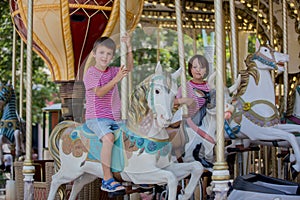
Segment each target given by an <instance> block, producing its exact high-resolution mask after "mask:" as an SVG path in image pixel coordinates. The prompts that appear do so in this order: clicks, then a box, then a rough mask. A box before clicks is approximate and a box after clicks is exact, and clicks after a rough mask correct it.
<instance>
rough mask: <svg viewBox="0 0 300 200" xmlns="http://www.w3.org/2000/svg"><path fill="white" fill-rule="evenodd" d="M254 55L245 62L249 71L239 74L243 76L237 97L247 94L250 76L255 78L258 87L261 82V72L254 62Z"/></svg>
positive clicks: (242, 71) (249, 56)
mask: <svg viewBox="0 0 300 200" xmlns="http://www.w3.org/2000/svg"><path fill="white" fill-rule="evenodd" d="M253 55H254V54H249V55H248V56H247V58H246V60H245V64H246V66H247V69H246V70H241V71H240V72H239V73H240V74H241V84H240V87H239V88H238V91H237V94H236V96H242V95H243V94H244V93H245V92H246V89H247V86H248V82H249V78H250V75H251V76H252V77H253V78H254V80H255V83H256V85H257V84H258V82H259V77H260V76H259V71H258V70H257V68H256V67H257V65H256V63H255V62H254V61H253V60H252V57H253Z"/></svg>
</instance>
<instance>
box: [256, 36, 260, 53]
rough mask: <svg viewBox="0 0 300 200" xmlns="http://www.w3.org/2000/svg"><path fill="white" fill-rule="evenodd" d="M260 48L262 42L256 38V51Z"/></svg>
mask: <svg viewBox="0 0 300 200" xmlns="http://www.w3.org/2000/svg"><path fill="white" fill-rule="evenodd" d="M259 47H260V42H259V39H258V38H256V41H255V51H258V49H259Z"/></svg>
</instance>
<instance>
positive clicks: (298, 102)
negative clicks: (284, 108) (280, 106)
mask: <svg viewBox="0 0 300 200" xmlns="http://www.w3.org/2000/svg"><path fill="white" fill-rule="evenodd" d="M293 116H295V117H297V118H298V119H300V85H298V86H297V87H296V92H295V103H294V109H293Z"/></svg>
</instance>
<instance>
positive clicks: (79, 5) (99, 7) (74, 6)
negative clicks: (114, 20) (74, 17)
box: [69, 4, 112, 11]
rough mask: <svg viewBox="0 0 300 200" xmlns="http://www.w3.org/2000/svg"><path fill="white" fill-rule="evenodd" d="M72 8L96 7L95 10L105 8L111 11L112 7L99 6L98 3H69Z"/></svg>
mask: <svg viewBox="0 0 300 200" xmlns="http://www.w3.org/2000/svg"><path fill="white" fill-rule="evenodd" d="M69 7H70V8H82V9H94V10H105V11H111V10H112V8H111V7H108V6H97V5H87V4H69Z"/></svg>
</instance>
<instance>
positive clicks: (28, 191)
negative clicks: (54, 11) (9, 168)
mask: <svg viewBox="0 0 300 200" xmlns="http://www.w3.org/2000/svg"><path fill="white" fill-rule="evenodd" d="M27 7H28V11H27V12H28V14H27V15H28V26H27V52H26V53H27V60H26V73H27V80H26V88H27V92H26V100H27V103H26V157H25V161H24V164H23V175H24V199H25V200H33V199H34V188H33V182H34V179H33V175H34V173H35V169H34V166H33V163H32V160H31V147H32V124H31V121H32V112H31V111H32V100H31V97H32V32H33V31H32V28H33V26H32V23H33V0H28V5H27Z"/></svg>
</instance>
